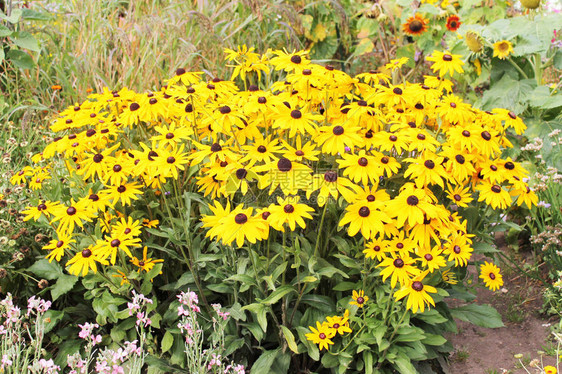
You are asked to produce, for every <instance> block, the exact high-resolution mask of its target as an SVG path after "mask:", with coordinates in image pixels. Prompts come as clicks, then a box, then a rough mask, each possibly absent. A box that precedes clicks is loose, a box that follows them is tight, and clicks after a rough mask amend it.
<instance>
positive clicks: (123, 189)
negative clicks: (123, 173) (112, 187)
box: [117, 185, 127, 193]
mask: <svg viewBox="0 0 562 374" xmlns="http://www.w3.org/2000/svg"><path fill="white" fill-rule="evenodd" d="M125 191H127V187H125V186H123V185H121V186H119V187H117V192H119V193H123V192H125Z"/></svg>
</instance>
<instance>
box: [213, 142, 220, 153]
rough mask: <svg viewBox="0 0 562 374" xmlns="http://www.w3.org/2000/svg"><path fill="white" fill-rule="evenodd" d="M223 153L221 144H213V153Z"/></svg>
mask: <svg viewBox="0 0 562 374" xmlns="http://www.w3.org/2000/svg"><path fill="white" fill-rule="evenodd" d="M220 151H222V147H221V145H220V144H219V143H213V145H211V152H220Z"/></svg>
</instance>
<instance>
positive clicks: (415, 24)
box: [408, 20, 423, 32]
mask: <svg viewBox="0 0 562 374" xmlns="http://www.w3.org/2000/svg"><path fill="white" fill-rule="evenodd" d="M408 28H409V29H410V31H411V32H420V31H421V30H422V29H423V23H421V21H418V20H413V21H412V22H410V24H409V25H408Z"/></svg>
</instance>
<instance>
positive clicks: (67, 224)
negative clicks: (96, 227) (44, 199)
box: [51, 199, 96, 233]
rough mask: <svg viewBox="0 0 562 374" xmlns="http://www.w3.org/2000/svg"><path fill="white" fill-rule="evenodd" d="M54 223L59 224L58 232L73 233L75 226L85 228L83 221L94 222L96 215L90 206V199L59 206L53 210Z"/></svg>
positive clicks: (72, 201)
mask: <svg viewBox="0 0 562 374" xmlns="http://www.w3.org/2000/svg"><path fill="white" fill-rule="evenodd" d="M52 214H53V219H52V220H51V223H53V222H57V221H58V222H59V226H58V228H57V232H63V231H64V232H68V233H72V232H73V231H74V227H75V226H80V227H84V223H83V221H87V222H92V218H93V217H95V215H96V213H94V212H92V211H91V210H90V208H89V206H88V199H81V200H78V201H77V202H75V201H74V200H71V201H70V204H68V206H67V205H63V204H60V205H57V206H56V207H55V208H53V212H52Z"/></svg>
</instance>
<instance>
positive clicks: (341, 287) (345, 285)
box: [332, 282, 357, 291]
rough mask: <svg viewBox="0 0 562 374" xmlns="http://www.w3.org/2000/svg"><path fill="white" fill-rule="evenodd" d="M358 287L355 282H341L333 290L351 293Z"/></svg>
mask: <svg viewBox="0 0 562 374" xmlns="http://www.w3.org/2000/svg"><path fill="white" fill-rule="evenodd" d="M356 287H357V283H355V282H340V283H338V284H336V285H335V286H334V288H332V289H333V290H334V291H349V290H354V289H355V288H356Z"/></svg>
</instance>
